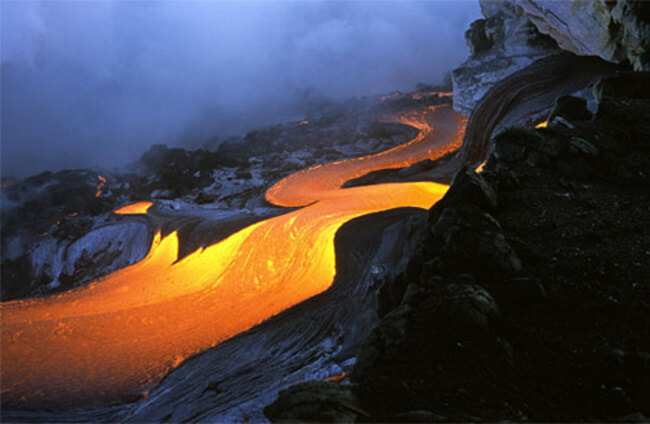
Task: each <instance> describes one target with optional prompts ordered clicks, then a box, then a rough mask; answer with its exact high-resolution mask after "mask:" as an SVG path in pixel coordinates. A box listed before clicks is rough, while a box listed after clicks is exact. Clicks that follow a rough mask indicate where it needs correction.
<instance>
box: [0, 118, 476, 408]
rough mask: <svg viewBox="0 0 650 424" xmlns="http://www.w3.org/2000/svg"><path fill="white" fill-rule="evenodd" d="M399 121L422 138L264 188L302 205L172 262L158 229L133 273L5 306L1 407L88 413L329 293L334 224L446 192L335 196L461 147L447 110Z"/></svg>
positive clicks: (418, 186) (426, 201)
mask: <svg viewBox="0 0 650 424" xmlns="http://www.w3.org/2000/svg"><path fill="white" fill-rule="evenodd" d="M399 120H400V121H401V122H403V123H407V124H411V125H413V126H415V127H416V128H418V129H419V130H420V131H419V134H418V135H417V136H416V137H415V138H414V139H412V140H411V141H409V142H408V143H406V144H404V145H401V146H398V147H395V148H393V149H390V150H387V151H385V152H381V153H378V154H374V155H369V156H365V157H361V158H356V159H351V160H344V161H340V162H334V163H331V164H326V165H320V166H316V167H313V168H309V169H307V170H303V171H300V172H298V173H296V174H293V175H290V176H289V177H287V178H285V179H283V180H281V181H280V182H278V183H276V184H275V185H274V186H272V187H271V188H270V189H269V190H268V191H267V193H266V198H267V200H268V201H269V202H271V203H274V204H276V205H278V206H292V207H298V206H302V207H301V208H300V209H297V210H294V211H291V212H288V213H286V214H284V215H280V216H276V217H273V218H270V219H267V220H264V221H261V222H258V223H255V224H253V225H250V226H248V227H246V228H244V229H243V230H240V231H238V232H236V233H234V234H232V235H230V236H229V237H227V238H225V239H224V240H222V241H220V242H218V243H215V244H213V245H211V246H208V247H206V248H201V249H199V250H197V251H195V252H193V253H191V254H189V255H188V256H185V257H183V258H182V259H180V260H178V247H179V241H178V235H177V233H176V232H173V233H171V234H169V235H168V236H166V237H164V238H163V237H161V235H160V233H158V234H156V235H155V236H154V239H153V242H152V246H151V249H150V251H149V253H148V254H147V256H146V257H145V258H144V259H142V260H141V261H140V262H138V263H136V264H134V265H131V266H129V267H126V268H124V269H121V270H119V271H116V272H113V273H111V274H109V275H107V276H105V277H103V278H101V279H99V280H97V281H95V282H93V283H91V284H89V285H87V286H84V287H80V288H77V289H74V290H70V291H68V292H65V293H62V294H57V295H52V296H49V297H42V298H33V299H25V300H17V301H10V302H5V303H2V304H1V305H0V312H1V319H2V350H1V363H2V369H1V372H2V375H1V377H2V380H1V381H2V386H1V387H2V402H3V404H4V405H5V406H8V407H12V408H13V407H17V408H35V407H42V406H43V405H58V406H61V405H63V406H66V407H73V406H84V407H88V406H98V405H105V404H107V403H112V402H119V401H120V400H122V399H124V398H125V396H126V395H128V394H137V393H140V394H143V393H146V392H147V390H149V389H150V388H152V387H153V386H154V385H155V384H156V383H157V382H158V381H159V380H160V378H162V377H163V376H164V375H165V374H167V373H168V372H169V371H170V370H171V369H173V368H174V367H176V366H178V365H179V364H180V363H181V362H182V361H183V360H184V359H186V358H188V357H189V356H191V355H194V354H196V353H198V352H201V351H203V350H205V349H208V348H210V347H213V346H215V345H217V344H218V343H220V342H222V341H224V340H226V339H228V338H231V337H233V336H235V335H237V334H239V333H241V332H243V331H246V330H248V329H250V328H251V327H253V326H255V325H257V324H259V323H261V322H262V321H264V320H266V319H268V318H270V317H271V316H274V315H276V314H278V313H280V312H282V311H283V310H285V309H287V308H289V307H291V306H293V305H296V304H298V303H300V302H302V301H304V300H306V299H308V298H310V297H313V296H315V295H317V294H319V293H322V292H323V291H325V290H327V289H328V288H329V287H330V285H331V284H332V282H333V280H334V276H335V274H336V260H335V250H334V237H335V234H336V232H337V230H338V229H339V228H340V227H341V226H342V225H343V224H345V223H346V222H348V221H350V220H352V219H354V218H357V217H360V216H363V215H368V214H372V213H375V212H380V211H385V210H389V209H393V208H400V207H417V208H425V209H428V208H430V207H431V206H432V205H433V204H434V203H435V202H437V201H438V200H439V199H440V198H441V197H442V196H443V195H444V194H445V192H446V190H447V186H446V185H443V184H437V183H433V182H414V183H392V184H379V185H372V186H365V187H354V188H345V189H342V188H341V186H342V185H343V184H344V183H345V182H346V181H348V180H350V179H352V178H356V177H359V176H362V175H365V174H367V173H368V172H371V171H375V170H380V169H388V168H401V167H404V166H408V165H410V164H413V163H415V162H418V161H421V160H423V159H427V158H429V159H436V158H439V157H440V156H442V155H443V154H445V153H448V152H450V151H453V150H455V149H457V148H458V147H459V146H460V143H461V140H462V137H463V133H464V128H465V120H464V119H463V118H462V117H461V116H460V115H458V114H456V113H455V112H453V111H452V109H451V107H450V106H447V105H445V106H437V107H432V108H427V109H426V110H421V111H416V112H413V113H410V114H405V115H402V116H400V118H399ZM429 122H435V123H436V125H435V127H432V126H431V125H430V124H429ZM150 206H151V203H148V202H142V203H139V204H135V205H131V206H129V207H125V208H122V209H119V210H117V211H116V213H121V214H143V213H147V209H148V208H149V207H150Z"/></svg>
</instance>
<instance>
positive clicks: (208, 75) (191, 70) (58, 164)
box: [1, 0, 480, 176]
mask: <svg viewBox="0 0 650 424" xmlns="http://www.w3.org/2000/svg"><path fill="white" fill-rule="evenodd" d="M1 8H2V9H1V24H2V34H1V35H2V46H1V47H2V49H1V61H2V64H1V70H2V94H1V96H2V116H1V119H2V173H3V175H17V176H26V175H28V174H32V173H35V172H39V171H42V170H45V169H50V170H57V169H61V168H69V167H84V166H88V165H93V164H97V165H104V166H109V165H111V166H112V165H116V164H121V163H125V162H128V161H130V160H133V159H135V158H137V157H138V156H139V155H140V154H141V153H142V152H143V151H144V150H146V149H147V148H148V147H149V146H150V145H151V144H154V143H168V144H183V143H189V144H191V143H195V144H196V143H198V142H200V141H201V140H204V139H206V138H209V137H210V136H212V135H219V136H221V137H223V136H226V135H228V134H231V133H238V132H242V131H245V130H248V129H251V128H254V127H257V126H261V125H266V124H269V123H273V122H277V121H282V120H285V119H289V118H293V117H295V115H296V114H297V113H299V112H300V110H301V101H302V100H301V99H304V96H305V92H306V90H308V89H310V90H311V91H310V92H311V93H313V94H315V95H324V96H329V97H350V96H362V95H370V94H377V93H383V92H388V91H392V90H395V89H410V88H412V87H413V86H414V85H415V84H416V83H418V82H427V83H435V82H438V81H439V80H441V78H442V77H443V75H444V73H445V72H447V71H448V70H449V69H450V68H451V67H452V66H454V65H456V64H458V63H460V62H461V61H462V60H464V58H465V57H466V56H467V47H466V46H465V42H464V38H463V34H464V32H465V30H466V29H467V27H468V24H469V23H470V22H471V21H472V20H474V19H476V18H478V17H479V14H480V11H479V7H478V1H476V0H467V1H457V0H456V1H448V2H444V1H429V2H409V1H394V2H380V1H367V2H342V1H337V2H321V1H299V2H298V1H296V2H290V1H278V2H275V1H259V2H253V1H238V2H223V1H206V0H204V1H193V2H186V1H165V0H159V1H156V0H139V1H126V0H113V1H110V0H109V1H95V0H87V1H84V0H75V1H63V0H44V1H29V0H20V1H13V0H2V2H1Z"/></svg>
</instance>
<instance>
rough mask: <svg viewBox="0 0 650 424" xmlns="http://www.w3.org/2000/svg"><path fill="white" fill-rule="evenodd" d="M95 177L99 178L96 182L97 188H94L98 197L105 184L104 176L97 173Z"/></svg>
mask: <svg viewBox="0 0 650 424" xmlns="http://www.w3.org/2000/svg"><path fill="white" fill-rule="evenodd" d="M97 179H98V180H99V182H98V183H97V188H96V189H95V197H99V196H101V195H102V190H103V189H104V186H105V185H106V178H104V177H102V176H101V175H98V176H97Z"/></svg>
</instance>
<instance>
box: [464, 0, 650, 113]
mask: <svg viewBox="0 0 650 424" xmlns="http://www.w3.org/2000/svg"><path fill="white" fill-rule="evenodd" d="M480 3H481V10H482V12H483V15H484V16H485V18H484V19H479V20H477V21H475V22H474V23H473V24H472V25H471V27H470V29H469V30H468V31H467V32H466V34H465V37H466V39H467V43H468V45H469V46H470V50H471V52H472V56H471V57H470V58H469V59H468V60H467V61H466V62H465V63H463V64H462V65H461V66H460V67H458V68H457V69H455V70H454V71H453V73H452V80H453V83H454V95H455V99H454V107H455V108H456V110H458V111H460V112H462V113H465V114H467V115H469V114H470V113H471V111H472V110H473V109H474V107H475V106H476V105H477V103H478V102H479V100H480V99H481V98H482V97H483V96H484V95H485V94H486V93H487V92H488V91H489V90H490V88H492V87H493V86H494V85H495V84H496V82H498V81H501V80H502V79H504V78H505V77H507V76H509V75H512V74H513V73H515V72H517V71H519V70H521V69H523V68H525V67H526V66H528V65H530V64H531V63H532V62H535V61H537V60H540V59H543V58H545V57H548V56H551V55H554V54H557V53H559V52H560V51H568V52H571V53H574V54H576V55H579V56H597V57H600V58H601V59H603V60H605V61H608V62H612V63H616V64H621V65H624V66H627V67H630V68H632V69H634V70H637V71H642V70H649V69H650V52H649V51H648V47H647V46H648V45H649V44H650V3H647V2H635V1H630V0H617V1H613V2H611V1H610V2H606V1H604V0H594V1H571V2H570V1H550V0H521V1H519V0H506V1H498V2H497V1H491V0H480Z"/></svg>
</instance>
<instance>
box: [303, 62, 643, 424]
mask: <svg viewBox="0 0 650 424" xmlns="http://www.w3.org/2000/svg"><path fill="white" fill-rule="evenodd" d="M645 77H646V76H645V75H635V77H634V78H633V80H634V81H638V80H643V78H645ZM629 78H630V76H629V75H619V76H618V77H616V76H612V77H608V78H607V79H606V80H603V81H602V82H601V83H600V84H599V86H601V87H605V89H604V90H603V92H609V93H610V94H608V95H606V96H601V99H602V100H601V103H600V105H599V106H598V110H597V113H596V114H595V115H594V116H593V117H588V116H587V114H586V113H585V110H584V107H583V106H584V104H582V102H580V101H576V100H574V99H572V98H563V99H559V100H558V102H557V105H556V108H555V110H554V112H553V113H552V115H553V118H555V119H551V121H550V122H549V126H548V127H546V128H539V129H530V128H509V129H506V130H505V131H502V132H500V133H499V134H497V136H496V137H495V138H494V149H493V150H492V153H491V155H490V157H489V160H488V162H487V164H486V166H485V168H484V171H483V173H482V174H479V175H477V174H475V173H474V172H473V171H471V170H468V169H463V170H461V171H460V172H459V173H458V174H457V175H456V176H455V178H454V179H453V182H452V185H451V188H450V190H449V191H448V193H447V195H446V196H445V198H443V200H441V201H440V202H439V203H438V204H437V205H436V206H434V208H433V209H432V210H431V211H430V216H429V231H428V232H427V233H426V235H425V236H424V237H423V238H422V240H421V241H420V244H419V247H418V249H417V250H416V252H415V254H414V256H413V257H412V258H411V261H410V263H409V266H408V267H407V269H406V271H405V272H404V273H403V274H401V275H400V276H398V277H397V278H396V279H394V280H392V281H390V282H387V283H386V284H384V286H383V287H382V288H381V290H380V294H379V311H378V312H379V315H380V316H381V320H380V322H379V323H378V325H377V326H376V327H375V329H374V330H373V332H372V334H371V335H370V337H369V338H368V340H367V341H366V343H365V345H364V347H363V348H362V350H361V352H360V354H359V356H358V359H357V362H356V365H355V367H354V370H353V372H352V374H351V377H350V378H351V380H352V385H350V390H351V391H352V393H354V394H355V395H356V396H357V399H358V404H355V405H357V406H358V407H359V408H360V409H361V410H363V411H364V412H366V413H367V414H369V416H360V415H359V416H357V417H356V419H357V421H363V422H366V421H371V422H375V421H380V422H405V421H409V422H449V421H498V420H514V421H621V422H632V421H645V420H647V417H648V416H649V415H650V409H649V408H648V405H647V402H645V399H647V396H648V393H649V392H650V374H649V373H648V369H649V366H650V365H649V364H650V363H649V362H648V357H649V356H648V352H650V344H649V342H648V341H649V340H650V333H649V331H650V297H649V296H648V294H649V293H650V286H649V285H648V284H649V282H648V278H647V276H648V275H650V267H649V264H650V261H648V259H647V258H648V255H649V254H650V233H649V230H648V229H649V228H650V221H649V217H648V214H647V211H648V210H650V195H649V192H648V187H650V176H649V174H648V172H647V169H648V167H649V166H650V149H648V140H650V127H649V126H648V124H647V123H648V122H650V98H646V99H641V98H640V97H642V96H641V95H640V94H639V95H636V96H634V97H635V98H624V97H622V96H623V93H626V92H628V89H629V87H628V88H625V86H626V80H627V79H629ZM614 87H616V88H614ZM615 93H620V95H616V94H615ZM649 97H650V96H649ZM558 118H561V119H558ZM322 413H323V411H320V412H319V414H322ZM302 419H303V420H306V421H313V420H317V417H316V416H313V417H309V416H303V417H302Z"/></svg>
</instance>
